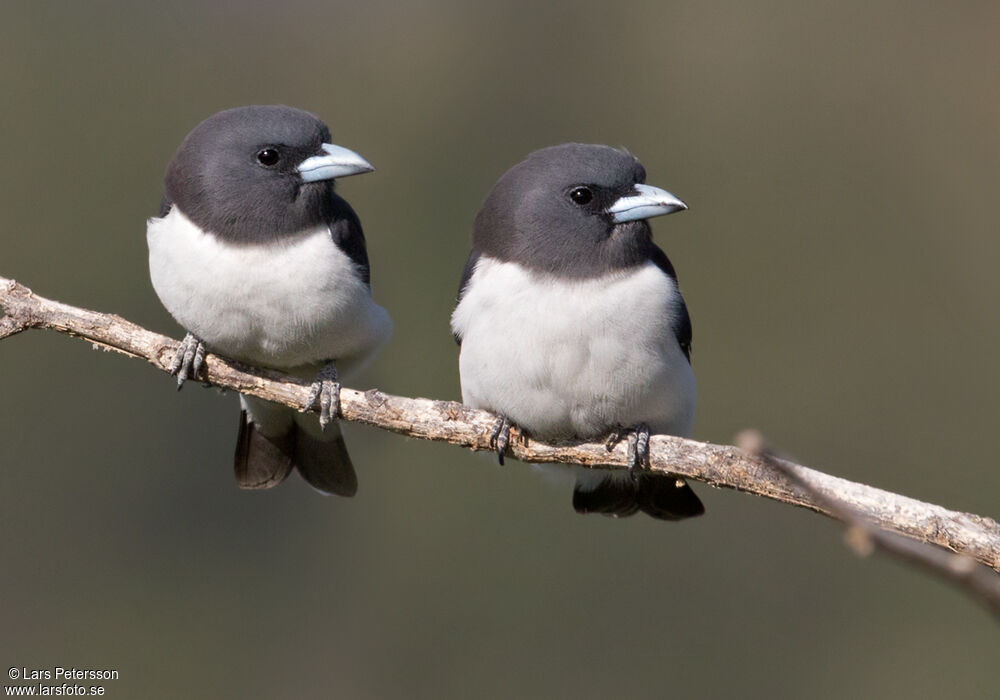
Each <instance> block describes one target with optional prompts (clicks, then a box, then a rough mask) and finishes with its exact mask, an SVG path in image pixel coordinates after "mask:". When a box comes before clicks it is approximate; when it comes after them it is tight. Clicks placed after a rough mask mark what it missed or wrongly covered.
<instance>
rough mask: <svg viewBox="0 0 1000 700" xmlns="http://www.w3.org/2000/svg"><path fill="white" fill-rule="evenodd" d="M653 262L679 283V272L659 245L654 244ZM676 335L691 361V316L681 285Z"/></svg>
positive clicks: (676, 312)
mask: <svg viewBox="0 0 1000 700" xmlns="http://www.w3.org/2000/svg"><path fill="white" fill-rule="evenodd" d="M652 259H653V262H654V263H656V266H657V267H658V268H660V269H661V270H663V272H664V274H666V275H667V276H668V277H670V279H672V280H673V281H674V284H677V273H676V272H674V266H673V265H671V264H670V258H668V257H667V254H666V253H664V252H663V251H662V250H661V249H660V247H659V246H653V252H652ZM674 335H675V336H677V343H678V344H679V345H680V346H681V350H682V351H683V352H684V357H686V358H687V359H688V362H690V361H691V335H692V330H691V316H690V315H689V314H688V310H687V304H685V303H684V297H682V296H681V293H680V287H679V286H678V288H677V308H676V309H675V319H674Z"/></svg>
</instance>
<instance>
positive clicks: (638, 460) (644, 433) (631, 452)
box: [628, 423, 649, 481]
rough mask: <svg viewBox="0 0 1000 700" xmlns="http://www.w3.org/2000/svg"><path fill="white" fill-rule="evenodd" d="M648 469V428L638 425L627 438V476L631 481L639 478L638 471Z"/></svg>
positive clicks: (644, 425)
mask: <svg viewBox="0 0 1000 700" xmlns="http://www.w3.org/2000/svg"><path fill="white" fill-rule="evenodd" d="M648 467H649V426H648V425H646V424H645V423H639V425H637V426H635V428H633V429H632V431H631V432H630V433H629V436H628V475H629V476H630V477H631V478H632V481H636V480H637V479H638V478H639V471H641V470H642V469H647V468H648Z"/></svg>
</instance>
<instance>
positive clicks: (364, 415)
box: [0, 277, 1000, 571]
mask: <svg viewBox="0 0 1000 700" xmlns="http://www.w3.org/2000/svg"><path fill="white" fill-rule="evenodd" d="M0 308H2V309H3V310H4V311H5V312H6V316H5V317H3V318H0V339H2V338H4V337H6V336H9V335H13V334H15V333H19V332H21V331H24V330H27V329H29V328H48V329H52V330H56V331H59V332H60V333H66V334H68V335H72V336H76V337H79V338H82V339H84V340H88V341H90V342H92V343H94V345H95V347H101V348H104V349H108V350H114V351H116V352H120V353H122V354H125V355H129V356H131V357H137V358H142V359H145V360H147V361H148V362H150V363H151V364H152V365H154V366H155V367H157V368H159V369H160V370H163V371H168V367H169V364H170V361H171V359H172V358H173V355H174V351H175V350H176V348H177V345H178V342H177V341H175V340H173V339H171V338H168V337H166V336H163V335H160V334H158V333H153V332H151V331H148V330H146V329H145V328H142V327H141V326H138V325H136V324H134V323H131V322H129V321H126V320H125V319H123V318H121V317H119V316H115V315H112V314H103V313H98V312H95V311H88V310H86V309H80V308H76V307H74V306H69V305H67V304H61V303H59V302H55V301H50V300H48V299H45V298H43V297H40V296H37V295H35V294H33V293H32V292H31V290H29V289H28V288H26V287H24V286H23V285H20V284H18V283H16V282H14V281H13V280H8V279H4V278H2V277H0ZM199 378H200V379H202V380H204V381H205V382H206V383H208V384H211V385H214V386H218V387H222V388H226V389H232V390H234V391H238V392H240V393H242V394H248V395H251V396H256V397H258V398H261V399H267V400H269V401H274V402H277V403H281V404H284V405H287V406H291V407H296V408H298V407H301V406H302V405H304V404H305V402H306V399H307V396H308V394H309V384H308V382H305V381H303V380H300V379H297V378H294V377H289V376H287V375H285V374H281V373H280V372H274V371H270V370H263V369H258V368H252V367H247V366H244V365H241V364H239V363H237V362H234V361H232V360H228V359H226V358H224V357H220V356H218V355H213V354H209V355H208V356H207V357H206V358H205V364H204V366H203V369H202V376H201V377H199ZM340 406H341V416H342V418H343V419H344V420H347V421H353V422H356V423H364V424H366V425H371V426H374V427H377V428H382V429H383V430H389V431H391V432H394V433H399V434H401V435H407V436H409V437H415V438H421V439H424V440H437V441H440V442H448V443H451V444H453V445H461V446H463V447H467V448H471V449H473V450H484V449H489V444H488V443H489V433H490V428H491V427H492V425H493V422H494V420H495V417H494V416H493V415H492V414H490V413H487V412H486V411H479V410H476V409H473V408H469V407H468V406H465V405H463V404H460V403H456V402H454V401H432V400H430V399H420V398H417V399H411V398H406V397H402V396H393V395H390V394H385V393H383V392H381V391H378V390H374V389H373V390H371V391H367V392H361V391H355V390H353V389H346V388H345V389H342V390H341V393H340ZM311 410H316V407H315V406H314V407H313V408H312V409H311ZM512 433H513V434H512V439H511V447H510V454H511V456H512V457H515V458H516V459H519V460H521V461H522V462H537V463H560V464H578V465H582V466H584V467H604V468H611V469H615V468H619V469H624V468H625V467H626V464H627V456H626V446H625V445H624V444H619V445H617V446H615V448H614V449H612V450H610V451H608V450H607V448H606V447H605V445H604V443H603V442H594V443H591V442H560V443H553V444H548V443H543V442H538V441H537V440H534V439H528V440H523V439H517V438H519V437H521V436H519V435H518V434H517V432H516V430H515V431H512ZM650 452H651V457H650V468H651V469H653V470H654V471H658V472H664V473H669V474H677V475H680V476H683V477H686V478H689V479H694V480H696V481H703V482H705V483H708V484H710V485H712V486H717V487H726V488H732V489H736V490H738V491H744V492H746V493H753V494H756V495H758V496H763V497H765V498H770V499H773V500H776V501H780V502H782V503H788V504H791V505H796V506H801V507H803V508H808V509H810V510H813V511H816V512H818V513H822V514H824V515H827V516H830V517H832V518H837V519H845V516H844V513H845V512H846V511H845V510H844V508H845V507H846V508H849V512H850V513H851V514H852V515H851V518H852V519H853V518H857V519H859V520H861V521H863V522H865V523H867V524H869V525H871V526H874V527H877V528H879V529H881V530H886V531H889V532H893V533H897V534H899V535H903V536H905V537H908V538H911V539H913V540H917V541H920V542H925V543H929V544H934V545H937V546H939V547H944V548H946V549H949V550H951V551H953V552H958V553H961V554H964V555H966V556H968V557H971V558H972V559H974V560H976V561H978V562H980V563H982V564H985V565H986V566H988V567H990V568H992V569H993V570H994V571H1000V524H998V523H997V522H996V521H994V520H992V519H990V518H986V517H982V516H978V515H973V514H970V513H961V512H956V511H951V510H947V509H945V508H942V507H941V506H937V505H933V504H930V503H924V502H922V501H918V500H915V499H912V498H907V497H906V496H901V495H898V494H895V493H891V492H889V491H883V490H881V489H877V488H873V487H871V486H866V485H864V484H859V483H855V482H852V481H848V480H846V479H840V478H837V477H835V476H830V475H828V474H824V473H822V472H819V471H816V470H813V469H809V468H807V467H803V466H800V465H796V464H792V463H791V462H786V461H780V467H778V468H776V466H775V465H774V463H773V461H772V460H773V458H772V457H770V456H765V455H762V454H760V453H757V454H755V453H754V452H753V451H750V452H747V451H744V450H741V449H739V448H736V447H731V446H727V445H713V444H710V443H702V442H696V441H694V440H685V439H682V438H678V437H672V436H666V435H655V436H653V437H652V438H651V439H650ZM790 475H794V477H796V478H791V477H790ZM804 484H808V486H805V485H804ZM851 521H852V520H851V519H849V522H851Z"/></svg>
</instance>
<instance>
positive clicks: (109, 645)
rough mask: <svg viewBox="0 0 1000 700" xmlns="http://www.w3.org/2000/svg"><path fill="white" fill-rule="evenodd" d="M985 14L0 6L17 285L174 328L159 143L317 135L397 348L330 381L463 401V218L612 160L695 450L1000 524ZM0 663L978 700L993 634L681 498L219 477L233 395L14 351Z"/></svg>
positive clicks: (444, 483) (2, 471) (211, 677)
mask: <svg viewBox="0 0 1000 700" xmlns="http://www.w3.org/2000/svg"><path fill="white" fill-rule="evenodd" d="M998 27H1000V5H998V4H997V3H990V2H958V3H947V4H946V3H908V2H876V3H870V2H843V1H838V2H817V3H809V4H803V3H794V2H762V3H743V2H735V1H729V2H721V3H703V2H683V3H682V2H632V1H622V2H616V3H607V2H603V3H598V2H591V1H589V0H584V1H580V2H574V3H562V2H555V3H534V2H516V3H485V2H478V3H463V2H457V1H454V0H452V1H447V0H437V1H435V2H428V3H421V4H419V5H417V4H413V5H405V4H402V3H398V2H385V1H383V0H369V2H366V3H356V2H351V3H342V2H324V3H320V2H304V1H298V0H292V1H286V2H282V3H271V2H260V1H258V2H191V1H185V2H172V3H135V2H125V1H124V0H122V1H119V2H111V1H93V2H87V3H75V2H62V3H56V2H39V1H33V0H24V1H15V0H7V1H6V2H4V3H3V4H2V5H0V46H2V48H0V52H2V57H3V58H2V61H0V89H2V94H3V108H2V109H0V129H2V133H3V135H4V140H3V154H4V158H3V161H2V167H0V206H2V211H3V215H4V224H3V226H2V229H0V275H3V276H8V277H14V278H16V279H18V280H19V281H22V282H24V283H25V284H27V285H29V286H30V287H32V288H33V289H34V290H35V291H37V292H38V293H40V294H43V295H45V296H48V297H50V298H54V299H58V300H61V301H65V302H69V303H73V304H76V305H80V306H84V307H89V308H95V309H100V310H103V311H109V312H115V313H118V314H121V315H123V316H125V317H126V318H129V319H132V320H134V321H137V322H139V323H141V324H144V325H146V326H148V327H150V328H152V329H155V330H158V331H161V332H165V333H168V334H171V335H173V336H175V337H179V336H180V335H181V331H180V329H179V328H178V327H177V325H176V324H175V323H174V322H173V321H172V319H171V318H170V317H169V316H168V315H167V313H166V312H165V311H164V310H163V309H162V308H161V307H160V305H159V303H158V301H157V299H156V297H155V295H154V293H153V291H152V288H151V286H150V284H149V280H148V273H147V263H146V243H145V219H146V217H148V216H150V215H152V214H154V213H155V212H156V211H157V207H158V204H159V200H160V196H161V180H162V173H163V169H164V167H165V165H166V163H167V161H168V160H169V158H170V157H171V155H172V154H173V151H174V149H175V148H176V146H177V144H178V143H179V142H180V140H181V138H183V136H184V135H185V134H186V133H187V132H188V130H190V129H191V128H192V127H193V126H194V125H195V124H196V123H197V122H199V121H200V120H201V119H203V118H204V117H206V116H208V115H209V114H212V113H213V112H215V111H217V110H220V109H223V108H226V107H231V106H235V105H241V104H249V103H286V104H290V105H295V106H298V107H302V108H305V109H309V110H311V111H313V112H315V113H316V114H318V115H320V116H321V117H323V118H324V119H325V120H326V121H327V122H328V123H329V124H330V126H331V129H332V131H333V134H334V140H335V142H337V143H339V144H341V145H344V146H347V147H349V148H352V149H355V150H357V151H358V152H359V153H361V154H363V155H364V156H365V157H367V158H368V159H369V160H371V161H372V163H374V164H375V165H376V167H377V168H378V171H377V172H376V173H375V174H373V175H369V176H366V177H364V178H352V179H350V180H347V181H345V182H343V183H342V184H341V187H340V191H341V192H342V193H343V194H344V195H345V196H346V197H347V198H348V199H349V201H350V202H351V203H352V204H353V205H354V207H355V208H356V209H357V211H358V212H359V214H360V215H361V217H362V220H363V221H364V224H365V231H366V234H367V236H368V245H369V253H370V255H371V259H372V261H373V284H374V291H375V296H376V298H377V300H378V301H380V302H381V303H382V304H384V305H385V306H386V307H387V308H388V309H389V310H390V312H391V313H392V314H393V316H394V318H395V322H396V333H395V336H394V339H393V341H392V343H391V344H390V346H389V347H388V348H387V349H386V350H385V352H384V353H383V354H382V355H381V357H380V358H379V360H377V361H376V362H375V363H374V364H373V365H372V367H371V368H370V370H368V373H367V374H366V375H365V376H363V377H361V378H359V379H358V380H357V381H356V382H353V384H355V386H357V387H358V388H366V387H371V386H377V387H379V388H381V389H383V390H385V391H388V392H392V393H397V394H404V395H410V396H428V397H435V398H447V399H455V398H458V397H459V385H458V377H457V349H456V347H455V345H454V344H453V342H452V339H451V335H450V332H449V328H448V317H449V314H450V312H451V309H452V305H453V302H454V296H455V290H456V285H457V281H458V277H459V275H460V272H461V268H462V265H463V263H464V260H465V256H466V253H467V247H468V238H469V234H470V228H471V221H472V218H473V216H474V214H475V212H476V210H477V208H478V207H479V204H480V202H481V200H482V197H483V196H484V194H485V193H486V191H487V190H488V189H489V187H490V186H491V185H492V184H493V182H494V181H495V180H496V178H497V177H498V176H499V175H500V173H502V172H503V171H504V170H505V169H506V168H507V167H509V166H510V165H512V164H513V163H515V162H517V161H519V160H520V159H521V158H522V157H523V156H524V155H525V154H527V153H528V152H529V151H531V150H533V149H535V148H539V147H542V146H546V145H550V144H554V143H560V142H563V141H569V140H579V141H587V142H599V143H609V144H612V145H623V146H626V147H628V148H629V149H630V150H631V151H633V152H634V153H636V154H637V155H638V156H639V157H640V158H641V159H642V161H643V163H644V164H645V166H646V168H647V170H648V172H649V182H650V183H652V184H656V185H659V186H662V187H665V188H668V189H670V190H671V191H672V192H675V193H677V194H678V195H679V196H680V197H682V198H683V199H684V200H685V201H686V202H687V203H688V204H689V205H690V207H691V211H689V212H687V213H685V214H684V215H682V216H677V217H669V219H665V220H658V221H656V222H655V223H654V227H653V228H654V232H655V236H656V238H657V240H658V241H659V243H660V244H661V245H662V246H663V247H664V248H665V249H666V250H667V252H668V254H669V255H670V256H671V258H672V260H673V262H674V264H675V265H676V267H677V269H678V272H679V275H680V279H681V284H682V287H683V289H684V292H685V295H686V297H687V300H688V304H689V307H690V309H691V313H692V317H693V321H694V329H695V344H694V364H695V371H696V373H697V375H698V381H699V415H698V421H697V425H696V430H695V437H697V438H699V439H703V440H710V441H714V442H729V441H730V440H731V439H732V436H733V434H734V433H735V432H736V431H737V430H739V429H741V428H745V427H751V426H752V427H757V428H759V429H761V430H762V431H763V432H764V433H765V434H766V435H767V436H768V437H769V438H770V439H771V440H772V441H773V442H774V443H776V444H777V445H779V446H780V447H782V448H783V449H784V450H786V451H788V452H789V453H791V454H792V455H793V456H794V457H796V458H797V459H798V460H800V461H801V462H803V463H805V464H808V465H810V466H813V467H815V468H818V469H822V470H824V471H828V472H831V473H834V474H837V475H840V476H844V477H846V478H850V479H855V480H860V481H864V482H867V483H871V484H873V485H876V486H880V487H883V488H887V489H890V490H895V491H898V492H902V493H905V494H907V495H909V496H913V497H916V498H921V499H925V500H929V501H932V502H935V503H938V504H941V505H944V506H947V507H949V508H954V509H959V510H967V511H972V512H975V513H979V514H983V515H990V516H993V517H997V516H998V515H1000V507H998V501H997V494H998V493H1000V469H998V468H997V465H996V457H995V450H994V448H993V444H992V443H993V438H994V436H995V435H996V430H997V429H996V425H997V419H998V417H1000V409H998V407H997V406H998V402H997V399H996V397H997V395H998V393H1000V373H998V372H997V368H996V356H997V345H998V343H1000V326H998V324H997V312H996V304H997V299H998V298H1000V276H998V275H997V269H998V268H1000V236H998V235H997V234H998V226H997V223H996V218H997V217H996V212H995V210H994V209H993V204H994V203H996V201H997V187H998V185H1000V41H998V40H997V36H998ZM0 392H2V393H0V426H2V427H0V430H2V441H0V599H2V603H0V662H2V663H3V664H4V668H6V667H7V666H19V667H20V666H24V667H29V668H31V667H35V668H53V667H54V666H56V665H62V666H78V667H95V668H117V669H119V670H120V673H121V678H120V680H118V681H109V682H107V683H106V684H105V685H106V686H107V689H108V696H109V697H123V698H124V697H129V698H133V697H134V698H175V697H205V698H210V697H213V698H214V697H231V698H237V697H239V698H245V697H253V698H257V697H259V698H274V697H339V698H361V699H366V698H470V697H475V698H513V697H531V698H545V697H580V698H598V697H622V696H627V697H635V698H662V697H667V696H670V697H683V698H688V697H704V698H718V697H740V698H773V697H780V698H798V697H811V698H843V697H863V698H884V697H907V698H938V697H949V698H987V697H989V698H995V697H997V693H998V692H1000V691H998V687H1000V685H998V678H1000V676H998V672H997V665H996V660H997V651H998V649H1000V635H998V629H997V627H996V624H995V622H993V621H992V620H991V619H990V618H989V617H988V616H987V615H986V614H985V613H984V612H983V611H982V610H981V609H980V608H979V607H978V606H977V605H975V604H974V603H972V602H970V601H969V600H968V599H966V598H965V597H963V596H962V595H960V594H959V593H957V592H956V591H955V590H953V589H952V588H950V587H948V586H946V585H945V584H942V583H940V582H938V581H937V580H934V579H930V578H927V577H926V576H924V575H922V574H919V573H916V572H914V571H912V570H909V569H905V568H901V567H900V566H898V565H897V564H895V563H893V562H891V561H887V560H885V559H880V558H877V557H876V558H873V559H868V560H860V559H857V558H855V557H854V556H853V555H852V554H851V553H849V552H848V550H847V549H846V548H845V547H844V546H843V544H842V542H841V532H840V528H839V527H838V526H836V525H835V524H834V523H832V522H831V521H828V520H826V519H824V518H821V517H818V516H815V515H812V514H809V513H807V512H805V511H801V510H797V509H793V508H789V507H787V506H782V505H778V504H775V503H772V502H769V501H765V500H762V499H757V498H753V497H750V496H746V495H741V494H736V493H733V492H724V491H716V490H712V489H710V488H708V487H706V486H705V485H700V486H698V485H696V488H697V490H698V492H699V493H700V494H701V496H702V498H703V499H704V501H705V504H706V506H707V508H708V513H707V515H706V516H705V517H704V518H701V519H697V520H693V521H688V522H684V523H681V524H679V525H671V524H664V523H659V522H654V521H652V520H650V519H647V518H641V517H636V518H633V519H630V520H624V521H614V520H610V519H604V518H600V517H596V516H591V517H581V516H578V515H576V514H575V513H573V511H572V508H571V506H570V487H569V485H568V484H565V483H555V482H552V481H551V480H549V479H545V478H540V477H539V475H538V474H536V473H534V470H533V469H531V468H529V467H527V466H525V465H522V464H518V463H511V464H510V465H509V466H508V467H506V468H503V469H501V468H499V467H497V466H496V465H495V463H494V462H493V461H491V460H490V459H488V458H486V457H484V456H482V455H478V456H477V455H472V454H470V453H468V452H465V451H462V450H460V449H457V448H452V447H447V446H442V445H436V444H430V443H427V442H422V441H416V440H406V439H403V438H401V437H398V436H394V435H390V434H388V433H383V432H379V431H376V430H370V429H365V428H360V427H356V426H348V427H347V429H346V430H347V434H348V441H349V444H350V446H351V449H352V453H353V455H354V460H355V463H356V464H357V465H358V471H359V477H360V479H361V489H360V492H359V493H358V495H357V497H356V498H354V499H353V500H340V499H324V498H321V497H320V496H318V495H317V494H316V493H314V492H313V491H312V490H311V489H309V488H308V487H307V486H306V485H305V484H304V483H303V482H302V481H301V480H300V479H298V478H293V479H290V480H289V481H288V482H287V483H286V484H284V485H283V486H282V487H281V488H279V489H276V490H274V491H270V492H264V493H245V492H240V491H239V490H237V488H236V487H235V484H234V482H233V477H232V467H231V458H232V451H233V446H234V444H235V438H236V428H237V407H236V404H237V401H236V397H235V396H234V395H232V394H230V395H226V396H222V395H220V394H219V393H217V392H215V391H212V390H204V389H201V388H199V387H197V386H190V387H189V388H188V389H187V390H185V391H184V392H182V393H181V394H177V393H176V392H175V391H174V389H173V383H172V381H171V379H170V378H168V377H167V376H165V375H163V374H161V373H158V372H154V371H152V370H151V369H150V368H149V367H147V366H145V365H144V364H143V363H141V362H136V361H131V360H126V359H124V358H121V357H117V356H111V355H105V354H101V353H94V352H92V351H91V350H90V348H88V346H87V345H85V344H83V343H80V342H78V341H73V340H69V339H67V338H65V337H61V336H58V335H56V334H54V333H51V332H30V333H26V334H23V335H20V336H17V337H14V338H11V339H9V340H6V341H4V342H3V343H0Z"/></svg>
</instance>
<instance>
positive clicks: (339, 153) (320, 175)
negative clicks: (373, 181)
mask: <svg viewBox="0 0 1000 700" xmlns="http://www.w3.org/2000/svg"><path fill="white" fill-rule="evenodd" d="M321 148H322V149H323V154H322V155H318V156H312V157H311V158H306V159H305V160H304V161H302V162H301V163H299V167H298V171H299V175H301V176H302V181H303V182H318V181H320V180H332V179H333V178H335V177H347V176H348V175H360V174H361V173H370V172H371V171H372V170H374V169H375V168H373V167H372V164H371V163H369V162H368V161H367V160H365V159H364V158H362V157H361V156H359V155H358V154H357V153H355V152H354V151H352V150H349V149H347V148H344V147H342V146H335V145H333V144H332V143H324V144H323V145H322V147H321Z"/></svg>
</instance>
